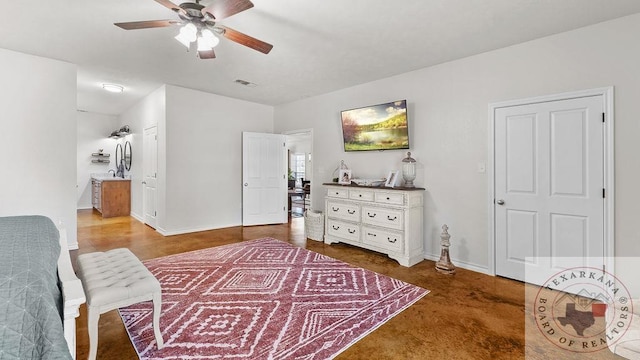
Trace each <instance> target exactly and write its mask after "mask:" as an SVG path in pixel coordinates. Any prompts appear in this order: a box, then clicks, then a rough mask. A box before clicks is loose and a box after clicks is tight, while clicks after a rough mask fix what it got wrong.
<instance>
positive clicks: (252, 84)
mask: <svg viewBox="0 0 640 360" xmlns="http://www.w3.org/2000/svg"><path fill="white" fill-rule="evenodd" d="M235 82H236V84H240V85H244V86H248V87H256V86H258V85H256V84H254V83H252V82H249V81H246V80H242V79H238V80H236V81H235Z"/></svg>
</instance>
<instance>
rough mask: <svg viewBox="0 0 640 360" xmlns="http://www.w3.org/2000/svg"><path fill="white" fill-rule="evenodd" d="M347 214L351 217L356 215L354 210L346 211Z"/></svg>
mask: <svg viewBox="0 0 640 360" xmlns="http://www.w3.org/2000/svg"><path fill="white" fill-rule="evenodd" d="M347 212H348V213H349V214H350V215H353V214H355V213H356V211H355V210H347Z"/></svg>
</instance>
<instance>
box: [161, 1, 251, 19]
mask: <svg viewBox="0 0 640 360" xmlns="http://www.w3.org/2000/svg"><path fill="white" fill-rule="evenodd" d="M156 1H158V0H156ZM252 7H253V3H252V2H251V1H249V0H216V1H214V3H213V4H211V5H209V6H207V7H205V8H204V9H202V15H207V14H208V15H209V16H211V17H213V18H214V19H216V20H220V19H224V18H228V17H229V16H231V15H235V14H237V13H239V12H242V11H245V10H249V9H251V8H252Z"/></svg>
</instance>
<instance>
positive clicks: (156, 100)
mask: <svg viewBox="0 0 640 360" xmlns="http://www.w3.org/2000/svg"><path fill="white" fill-rule="evenodd" d="M118 121H119V123H118V125H117V126H116V127H117V128H119V127H121V126H124V125H129V129H130V131H131V134H130V135H127V136H126V137H124V138H123V139H120V142H121V143H122V146H123V147H124V143H125V141H129V142H131V150H132V158H131V169H130V170H129V171H125V174H127V175H129V176H131V216H133V217H135V218H137V219H138V220H140V221H142V220H143V213H142V211H143V209H142V191H143V188H142V181H143V176H144V174H143V167H142V164H143V159H144V157H143V156H144V154H143V149H144V146H143V139H144V130H145V129H148V128H150V127H153V126H158V124H164V123H165V87H164V86H162V87H160V88H158V89H157V90H155V91H154V92H152V93H151V94H149V95H147V96H146V97H145V98H144V99H142V100H141V101H140V102H138V103H137V104H135V105H134V106H133V107H132V108H131V109H129V110H127V111H125V112H124V113H122V114H120V116H119V117H118ZM114 146H115V145H114Z"/></svg>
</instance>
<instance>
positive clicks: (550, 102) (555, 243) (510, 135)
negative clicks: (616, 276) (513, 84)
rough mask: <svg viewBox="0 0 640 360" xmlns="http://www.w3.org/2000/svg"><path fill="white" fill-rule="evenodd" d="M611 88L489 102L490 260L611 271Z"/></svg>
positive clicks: (535, 278)
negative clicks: (584, 267)
mask: <svg viewBox="0 0 640 360" xmlns="http://www.w3.org/2000/svg"><path fill="white" fill-rule="evenodd" d="M612 104H613V89H612V88H605V89H595V90H588V91H583V92H576V93H567V94H560V95H553V96H547V97H540V98H534V99H524V100H516V101H510V102H505V103H498V104H492V105H490V121H491V124H490V134H491V141H490V144H491V146H490V170H491V171H490V176H491V177H492V178H491V179H490V182H489V183H490V187H491V188H490V192H489V194H490V201H489V202H490V204H489V206H490V211H489V214H490V237H489V238H490V239H491V240H490V254H489V259H490V267H491V268H492V269H493V271H494V274H495V275H499V276H504V277H508V278H512V279H516V280H520V281H526V282H529V283H534V284H542V283H544V282H545V281H546V280H547V279H548V278H549V277H551V276H552V275H553V274H555V273H557V272H558V271H561V270H563V269H567V268H570V267H576V266H589V267H596V268H603V269H605V268H606V269H610V270H611V271H613V264H612V258H613V224H614V223H613V193H614V189H613V184H614V183H613V107H612Z"/></svg>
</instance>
